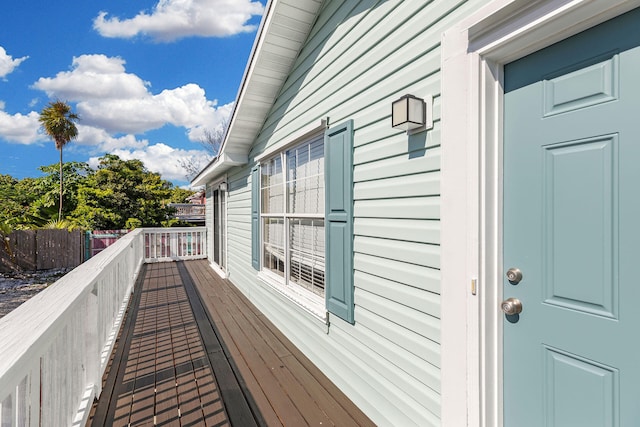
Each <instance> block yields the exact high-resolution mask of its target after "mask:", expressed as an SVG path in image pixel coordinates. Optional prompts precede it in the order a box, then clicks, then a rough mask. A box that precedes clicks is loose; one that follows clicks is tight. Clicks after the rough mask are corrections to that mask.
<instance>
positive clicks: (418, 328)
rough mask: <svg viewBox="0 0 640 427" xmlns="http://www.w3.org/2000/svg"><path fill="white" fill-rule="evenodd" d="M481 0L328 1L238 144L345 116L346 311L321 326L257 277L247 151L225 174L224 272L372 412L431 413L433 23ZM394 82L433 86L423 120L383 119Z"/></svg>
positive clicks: (435, 408)
mask: <svg viewBox="0 0 640 427" xmlns="http://www.w3.org/2000/svg"><path fill="white" fill-rule="evenodd" d="M467 3H468V4H467ZM482 3H484V1H483V0H470V1H469V2H465V1H451V0H442V1H431V2H417V1H416V2H413V1H411V2H408V1H404V2H402V1H382V0H381V1H378V2H376V1H360V2H356V1H349V2H342V1H327V2H326V3H325V5H324V6H323V10H322V12H321V14H320V16H319V17H318V20H317V22H316V24H315V26H314V28H313V30H312V32H311V35H310V37H309V39H308V40H307V42H306V45H305V48H304V49H303V51H302V52H301V53H300V55H299V57H298V60H297V62H296V66H295V68H294V70H293V71H292V73H291V75H290V76H289V79H287V81H286V82H285V84H284V87H283V89H282V91H281V93H280V95H279V96H278V98H277V101H276V103H275V105H274V106H273V109H272V111H271V114H270V115H269V116H268V117H267V119H266V121H265V123H264V125H263V130H262V132H261V133H260V135H259V137H258V139H257V141H256V142H255V143H254V145H253V148H252V150H251V152H250V158H254V157H256V156H259V155H260V154H261V153H262V152H263V151H264V150H265V149H266V148H268V147H271V146H273V145H274V144H278V143H282V142H287V141H288V140H289V138H290V137H291V135H294V134H296V133H297V132H298V131H299V130H300V129H301V128H304V127H308V126H309V125H312V124H319V122H320V120H321V119H324V118H328V119H329V122H330V125H337V124H339V123H341V122H343V121H345V120H349V119H353V120H354V125H355V135H354V170H353V173H354V199H355V200H354V234H355V237H354V269H355V276H354V277H355V286H356V289H355V304H356V310H355V319H356V323H355V325H350V324H347V323H345V322H342V321H341V320H339V319H337V318H336V317H333V316H332V317H331V325H330V326H329V328H328V333H327V327H326V326H325V325H324V324H323V323H322V322H321V321H320V320H319V319H317V318H314V317H312V316H311V315H309V314H308V313H306V312H305V311H304V310H303V309H301V308H300V307H297V306H296V305H295V304H293V303H291V302H290V301H289V300H288V299H286V298H285V297H283V296H282V295H280V294H279V293H277V292H275V291H273V290H272V289H271V288H269V287H268V286H267V285H265V284H264V283H262V282H261V281H259V279H257V276H256V274H257V272H256V271H255V270H254V269H253V268H252V266H251V215H250V209H251V194H250V188H251V183H250V179H251V178H250V172H251V166H252V165H251V164H250V165H248V166H247V167H243V168H236V169H234V170H232V171H230V173H229V176H228V182H229V199H228V207H227V209H228V211H227V214H228V239H229V244H228V248H229V259H228V265H229V274H230V276H229V277H230V279H231V280H232V281H233V282H234V283H235V284H236V285H237V286H238V287H239V288H240V289H241V290H242V291H243V292H244V293H245V294H246V295H247V296H249V298H250V299H251V300H252V302H254V304H256V305H257V306H258V308H260V309H261V310H262V311H263V312H264V313H265V314H266V315H267V316H268V317H269V318H270V319H271V320H272V321H273V322H274V323H275V324H276V325H278V327H279V328H281V329H282V331H283V332H284V333H285V334H286V335H287V336H288V337H289V338H290V339H291V340H292V341H293V342H294V343H295V344H296V345H297V346H298V347H299V348H300V349H301V350H302V351H303V352H304V353H305V354H306V355H307V356H308V357H309V358H310V359H312V360H313V361H314V363H316V364H317V365H318V366H319V367H320V368H321V369H322V370H323V372H325V373H326V374H327V375H328V376H329V378H331V379H332V380H333V381H334V382H335V383H336V384H337V385H338V386H339V387H340V388H341V389H342V390H343V391H345V393H346V394H347V395H348V396H349V397H350V398H351V399H352V400H353V401H354V402H355V403H356V404H357V405H358V406H360V407H361V408H362V409H363V410H364V411H365V412H366V413H367V415H369V416H370V417H371V418H372V419H373V421H374V422H376V423H377V424H379V425H407V426H408V425H420V426H429V425H439V416H440V396H439V392H440V388H441V387H440V386H441V378H440V370H439V366H440V345H439V342H440V295H439V294H440V288H441V283H440V270H439V268H440V248H439V245H440V243H441V242H440V223H439V219H440V152H441V150H440V144H441V140H440V106H441V101H442V100H441V94H440V61H441V57H440V37H441V33H442V32H443V31H444V30H446V29H447V28H449V27H451V26H452V25H453V24H455V23H456V22H457V21H458V20H459V19H461V18H462V17H464V16H466V15H467V14H469V13H471V12H472V11H473V10H475V9H476V8H477V7H478V6H480V5H481V4H482ZM405 93H411V94H414V95H416V96H420V97H422V96H425V95H427V94H431V95H433V96H434V122H435V123H434V128H433V129H432V130H430V131H429V132H426V133H425V132H423V133H421V134H417V135H413V136H407V134H406V133H404V132H399V131H397V130H394V129H392V128H391V125H390V122H391V120H390V113H391V102H392V101H394V100H395V99H397V98H398V97H399V96H401V95H403V94H405Z"/></svg>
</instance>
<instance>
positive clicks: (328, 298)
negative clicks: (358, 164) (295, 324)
mask: <svg viewBox="0 0 640 427" xmlns="http://www.w3.org/2000/svg"><path fill="white" fill-rule="evenodd" d="M325 123H326V122H324V121H323V122H322V125H323V129H324V126H325ZM318 131H319V130H317V131H316V132H318ZM312 132H313V131H312ZM304 135H313V133H311V132H307V133H305V134H304ZM303 137H304V136H303ZM293 144H295V143H291V145H286V143H285V145H283V146H282V149H281V151H279V152H277V154H274V153H275V150H274V151H273V152H270V153H268V154H263V157H261V158H260V159H259V161H260V165H259V166H256V167H254V168H253V169H252V170H251V265H252V266H253V268H255V269H256V270H259V271H260V272H261V273H260V274H261V275H262V277H263V278H264V279H271V280H267V281H268V282H270V283H272V284H274V282H275V283H276V285H277V286H278V288H279V289H280V290H283V289H284V293H285V294H286V295H287V296H288V297H290V298H292V299H293V300H295V301H296V302H297V303H299V304H301V305H302V306H304V307H305V308H306V309H308V310H309V311H311V312H313V313H315V314H317V315H318V316H320V317H323V318H324V317H325V315H326V312H327V311H328V312H330V313H332V314H334V315H336V316H337V317H339V318H341V319H343V320H345V321H347V322H349V323H355V314H354V313H355V305H354V283H353V271H354V270H353V120H348V121H346V122H344V123H342V124H339V125H337V126H334V127H332V128H330V129H326V130H325V132H324V135H317V136H316V137H313V136H311V137H309V139H307V141H306V142H304V143H302V144H298V145H293ZM289 147H293V148H289ZM276 149H277V148H276ZM325 171H326V173H325ZM296 291H297V292H296Z"/></svg>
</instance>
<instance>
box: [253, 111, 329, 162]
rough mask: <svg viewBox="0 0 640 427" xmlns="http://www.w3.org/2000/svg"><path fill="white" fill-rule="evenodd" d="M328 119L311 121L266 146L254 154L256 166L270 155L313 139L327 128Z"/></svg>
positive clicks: (270, 156)
mask: <svg viewBox="0 0 640 427" xmlns="http://www.w3.org/2000/svg"><path fill="white" fill-rule="evenodd" d="M327 123H328V120H326V119H322V120H320V123H319V124H317V123H311V124H309V125H307V126H305V127H303V128H301V129H300V130H298V131H297V132H295V133H293V134H291V135H290V136H289V137H288V138H286V139H284V140H282V141H280V142H278V143H276V144H273V145H272V146H271V147H268V148H267V149H266V150H264V151H263V152H262V154H260V155H259V156H256V158H255V160H256V162H258V166H260V162H262V161H264V160H269V159H271V158H272V157H275V156H276V154H279V153H283V152H285V151H287V150H288V149H289V148H291V147H293V146H295V145H298V144H302V143H303V142H305V141H308V140H311V139H314V138H315V137H318V136H320V135H321V134H324V131H325V130H326V129H327Z"/></svg>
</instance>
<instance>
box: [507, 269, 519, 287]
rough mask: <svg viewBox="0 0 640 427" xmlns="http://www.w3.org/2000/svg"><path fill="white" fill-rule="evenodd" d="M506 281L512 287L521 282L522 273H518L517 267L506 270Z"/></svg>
mask: <svg viewBox="0 0 640 427" xmlns="http://www.w3.org/2000/svg"><path fill="white" fill-rule="evenodd" d="M507 280H508V281H509V283H511V284H512V285H517V284H518V283H520V281H521V280H522V271H520V269H519V268H517V267H514V268H510V269H508V270H507Z"/></svg>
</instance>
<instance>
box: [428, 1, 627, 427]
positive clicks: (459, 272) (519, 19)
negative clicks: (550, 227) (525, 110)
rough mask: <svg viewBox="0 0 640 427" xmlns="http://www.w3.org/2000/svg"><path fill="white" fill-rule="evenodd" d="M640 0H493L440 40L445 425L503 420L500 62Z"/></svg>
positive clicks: (490, 423)
mask: <svg viewBox="0 0 640 427" xmlns="http://www.w3.org/2000/svg"><path fill="white" fill-rule="evenodd" d="M639 6H640V0H626V1H625V0H534V1H532V0H493V1H490V2H489V3H488V4H487V5H486V6H485V7H483V8H482V9H480V10H478V11H477V12H476V13H474V14H473V15H472V16H470V17H469V18H468V19H465V20H464V21H463V22H461V23H459V24H458V25H457V26H456V27H454V28H452V29H450V30H448V31H446V32H445V33H444V34H443V38H442V165H441V168H442V184H441V194H442V205H441V218H442V223H441V233H442V234H441V241H442V265H441V277H442V300H441V301H442V365H441V369H442V425H445V426H465V425H466V426H483V427H494V426H502V314H501V312H500V311H499V302H500V301H501V300H502V275H503V266H502V255H501V254H502V96H503V91H502V81H503V75H502V74H503V65H504V64H505V63H508V62H511V61H513V60H515V59H518V58H520V57H523V56H525V55H527V54H529V53H532V52H535V51H537V50H540V49H542V48H544V47H546V46H549V45H551V44H553V43H555V42H558V41H560V40H563V39H565V38H567V37H569V36H572V35H574V34H577V33H579V32H580V31H583V30H585V29H587V28H590V27H592V26H594V25H596V24H599V23H601V22H604V21H606V20H608V19H611V18H613V17H615V16H617V15H620V14H622V13H624V12H627V11H629V10H631V9H634V8H636V7H639Z"/></svg>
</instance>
